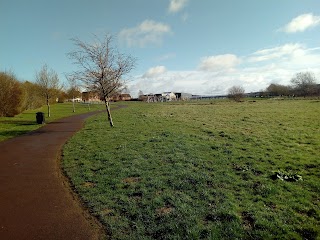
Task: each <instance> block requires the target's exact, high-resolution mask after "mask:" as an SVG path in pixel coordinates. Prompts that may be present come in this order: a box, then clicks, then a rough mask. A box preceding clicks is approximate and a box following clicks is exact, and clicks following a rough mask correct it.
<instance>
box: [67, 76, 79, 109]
mask: <svg viewBox="0 0 320 240" xmlns="http://www.w3.org/2000/svg"><path fill="white" fill-rule="evenodd" d="M66 78H67V80H68V82H69V86H70V87H69V89H68V91H67V95H68V98H72V112H76V107H75V98H76V97H78V96H79V94H80V89H79V86H78V84H77V79H75V78H74V77H73V76H66Z"/></svg>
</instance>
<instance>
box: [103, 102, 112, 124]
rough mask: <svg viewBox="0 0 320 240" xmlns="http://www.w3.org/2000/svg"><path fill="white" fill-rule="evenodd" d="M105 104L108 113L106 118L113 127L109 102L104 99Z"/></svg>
mask: <svg viewBox="0 0 320 240" xmlns="http://www.w3.org/2000/svg"><path fill="white" fill-rule="evenodd" d="M104 102H105V104H106V109H107V114H108V120H109V123H110V127H113V121H112V116H111V111H110V102H109V101H108V100H107V99H105V100H104Z"/></svg>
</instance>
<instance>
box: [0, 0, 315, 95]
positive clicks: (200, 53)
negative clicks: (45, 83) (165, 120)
mask: <svg viewBox="0 0 320 240" xmlns="http://www.w3.org/2000/svg"><path fill="white" fill-rule="evenodd" d="M0 29H1V38H0V39H1V40H0V43H1V44H0V71H12V72H14V73H15V74H16V76H17V77H18V78H19V79H20V80H29V81H34V78H35V73H36V71H38V70H39V69H40V68H41V66H42V65H43V64H45V63H46V64H48V65H49V66H50V67H51V68H53V69H54V70H55V71H57V72H58V73H59V76H60V79H61V80H62V81H65V77H64V74H65V73H68V72H71V71H72V70H74V69H75V66H74V65H72V61H71V60H70V59H68V57H67V56H66V53H68V52H70V51H72V50H73V49H74V46H73V44H72V42H71V41H70V38H73V37H78V38H80V39H81V40H84V41H91V39H92V34H96V35H98V36H103V35H104V34H105V33H110V34H112V35H114V36H115V37H116V38H115V40H114V43H115V44H116V45H117V46H118V49H119V51H120V52H123V53H126V54H130V55H132V56H134V57H136V58H137V66H136V68H135V69H134V70H133V71H132V72H131V73H130V75H128V76H126V79H127V81H128V83H127V85H128V87H129V90H130V93H131V94H132V95H133V96H136V95H137V94H138V92H139V90H141V91H143V92H144V93H158V92H163V91H176V92H187V93H193V94H205V95H220V94H225V93H226V92H227V90H228V88H230V87H231V86H234V85H237V86H243V87H244V88H245V90H246V92H252V91H259V90H262V89H265V88H266V87H267V86H268V85H269V84H270V83H279V84H289V82H290V79H291V78H292V77H293V76H294V74H295V73H297V72H301V71H312V72H314V73H315V74H316V77H317V78H318V82H320V1H319V0H90V1H89V0H55V1H49V0H28V1H25V0H20V1H19V0H1V1H0Z"/></svg>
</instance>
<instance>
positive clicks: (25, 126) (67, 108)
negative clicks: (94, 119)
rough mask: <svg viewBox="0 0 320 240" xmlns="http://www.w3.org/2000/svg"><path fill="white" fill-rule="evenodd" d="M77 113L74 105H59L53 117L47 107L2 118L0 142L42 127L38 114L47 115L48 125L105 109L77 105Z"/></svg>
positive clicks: (92, 105)
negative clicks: (48, 115)
mask: <svg viewBox="0 0 320 240" xmlns="http://www.w3.org/2000/svg"><path fill="white" fill-rule="evenodd" d="M75 108H76V112H75V113H73V112H72V109H73V108H72V103H57V104H53V105H51V117H50V118H48V117H47V106H43V107H41V108H38V109H35V110H28V111H24V112H23V113H21V114H19V115H16V116H14V117H0V142H1V141H3V140H5V139H8V138H12V137H16V136H18V135H21V134H25V133H27V132H30V131H32V130H35V129H37V128H39V127H41V124H40V125H39V124H37V123H36V112H44V113H45V121H46V123H49V122H52V121H54V120H57V119H59V118H63V117H68V116H71V115H74V114H81V113H86V112H88V111H97V110H103V109H105V106H104V105H103V104H102V105H101V104H90V109H89V107H88V105H87V104H82V103H77V104H76V106H75Z"/></svg>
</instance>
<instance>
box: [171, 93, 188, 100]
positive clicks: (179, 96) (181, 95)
mask: <svg viewBox="0 0 320 240" xmlns="http://www.w3.org/2000/svg"><path fill="white" fill-rule="evenodd" d="M174 94H175V95H176V99H177V100H182V101H185V100H190V99H191V98H192V94H191V93H174Z"/></svg>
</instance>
